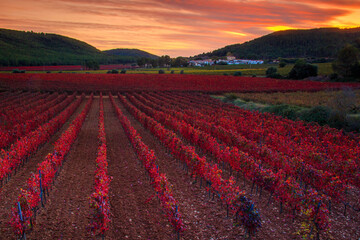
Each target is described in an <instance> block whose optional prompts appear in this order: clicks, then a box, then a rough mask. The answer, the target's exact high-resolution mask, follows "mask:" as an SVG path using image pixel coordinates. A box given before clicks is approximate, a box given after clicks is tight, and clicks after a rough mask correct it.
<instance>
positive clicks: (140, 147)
mask: <svg viewBox="0 0 360 240" xmlns="http://www.w3.org/2000/svg"><path fill="white" fill-rule="evenodd" d="M110 100H111V103H112V105H113V106H114V108H115V112H116V114H117V116H118V118H119V120H120V123H121V125H122V127H123V129H124V131H125V133H126V135H127V136H128V138H129V140H130V142H131V144H132V146H133V148H134V149H135V152H136V154H137V155H138V157H139V159H140V160H141V161H142V163H143V165H144V166H145V168H146V170H147V172H148V174H149V176H150V179H151V184H152V186H153V188H154V190H155V191H156V193H157V196H158V198H159V200H160V202H161V205H162V207H163V210H164V212H165V214H166V215H167V217H168V218H169V221H170V222H171V224H172V225H173V227H174V228H175V230H176V232H177V233H178V234H179V233H180V232H182V231H183V230H184V224H183V222H182V218H181V214H180V211H179V209H178V205H177V201H176V199H175V198H174V196H173V194H172V190H171V188H172V187H171V184H170V183H169V181H168V180H167V178H166V175H165V174H163V173H160V172H159V168H158V166H157V165H156V156H155V153H154V151H153V150H152V149H149V147H148V146H147V145H146V144H145V143H144V142H143V141H142V138H141V136H140V134H139V133H138V132H137V131H136V130H135V129H134V128H133V127H132V126H131V123H130V121H129V120H128V118H127V117H125V115H124V114H123V113H122V111H121V110H120V108H119V107H118V106H117V105H116V103H115V101H114V98H113V96H112V95H111V94H110Z"/></svg>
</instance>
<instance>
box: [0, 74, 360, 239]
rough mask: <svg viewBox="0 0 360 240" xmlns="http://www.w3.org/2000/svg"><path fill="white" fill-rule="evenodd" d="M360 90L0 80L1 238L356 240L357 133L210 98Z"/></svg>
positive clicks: (174, 79) (198, 79)
mask: <svg viewBox="0 0 360 240" xmlns="http://www.w3.org/2000/svg"><path fill="white" fill-rule="evenodd" d="M344 86H351V87H353V88H360V85H359V84H354V83H352V84H343V83H320V82H306V81H284V80H274V79H267V78H251V77H241V78H239V77H231V76H194V75H177V76H174V75H169V74H165V75H146V74H144V75H142V74H139V75H123V76H121V75H116V76H113V75H108V74H106V75H101V74H90V75H89V74H64V73H62V74H18V75H16V74H1V75H0V88H1V89H2V91H1V92H0V143H1V149H2V150H1V152H0V182H1V185H0V186H1V188H0V236H1V237H0V238H1V239H19V238H23V239H25V237H26V239H101V238H103V239H250V238H251V239H284V240H285V239H359V238H360V228H359V225H360V200H359V199H360V157H359V156H360V143H359V142H360V135H359V134H347V133H345V132H344V131H341V130H337V129H333V128H330V127H327V126H319V125H317V124H308V123H305V122H303V121H292V120H289V119H285V118H282V117H278V116H275V115H272V114H268V113H260V112H256V111H247V110H243V109H240V108H238V107H236V106H234V105H231V104H226V103H223V102H221V101H219V100H217V99H214V98H212V97H211V96H210V94H209V93H214V92H276V91H299V90H302V91H303V90H306V91H318V90H324V89H340V88H341V87H344Z"/></svg>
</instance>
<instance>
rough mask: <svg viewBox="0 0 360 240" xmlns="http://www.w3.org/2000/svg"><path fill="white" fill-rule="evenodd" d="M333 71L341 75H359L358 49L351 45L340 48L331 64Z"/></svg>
mask: <svg viewBox="0 0 360 240" xmlns="http://www.w3.org/2000/svg"><path fill="white" fill-rule="evenodd" d="M332 67H333V70H334V72H336V73H337V74H339V75H340V76H343V77H359V76H357V74H358V72H359V68H360V66H359V50H358V49H357V48H356V47H354V46H353V45H349V44H348V45H346V46H345V47H344V48H343V49H341V50H340V52H339V54H338V57H337V59H336V61H335V62H334V63H333V64H332Z"/></svg>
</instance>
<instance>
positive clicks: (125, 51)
mask: <svg viewBox="0 0 360 240" xmlns="http://www.w3.org/2000/svg"><path fill="white" fill-rule="evenodd" d="M103 52H104V53H106V54H108V55H113V56H123V57H138V58H142V57H143V58H150V59H157V58H159V57H158V56H156V55H154V54H151V53H148V52H145V51H142V50H139V49H129V48H117V49H111V50H106V51H103Z"/></svg>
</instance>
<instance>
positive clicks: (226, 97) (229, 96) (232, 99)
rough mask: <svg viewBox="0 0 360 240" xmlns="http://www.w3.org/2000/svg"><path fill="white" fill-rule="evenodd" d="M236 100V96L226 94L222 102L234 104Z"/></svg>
mask: <svg viewBox="0 0 360 240" xmlns="http://www.w3.org/2000/svg"><path fill="white" fill-rule="evenodd" d="M236 99H237V96H236V94H234V93H227V94H225V98H224V102H234V101H235V100H236Z"/></svg>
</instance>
